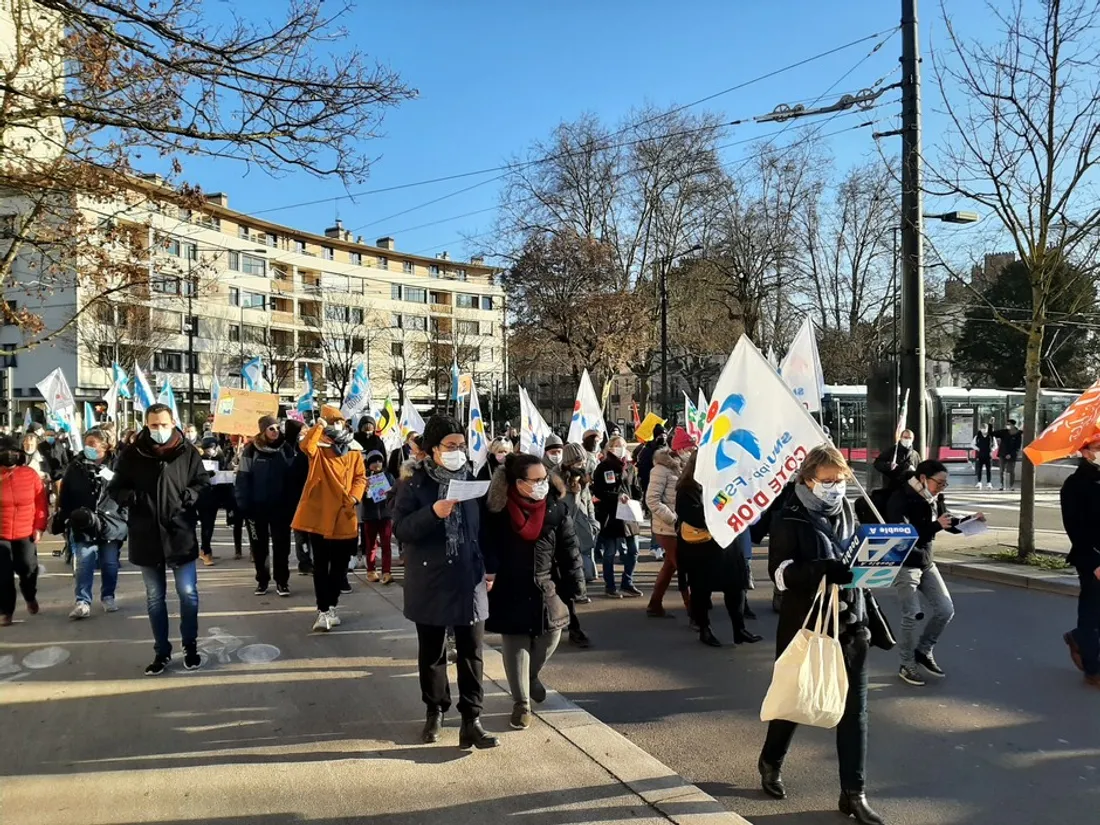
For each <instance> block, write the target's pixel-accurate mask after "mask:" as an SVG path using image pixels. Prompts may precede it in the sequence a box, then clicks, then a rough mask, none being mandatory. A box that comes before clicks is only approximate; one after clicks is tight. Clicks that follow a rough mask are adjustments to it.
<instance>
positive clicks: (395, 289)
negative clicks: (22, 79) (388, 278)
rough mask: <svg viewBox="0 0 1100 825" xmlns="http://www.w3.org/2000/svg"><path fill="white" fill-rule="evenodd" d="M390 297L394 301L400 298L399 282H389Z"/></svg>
mask: <svg viewBox="0 0 1100 825" xmlns="http://www.w3.org/2000/svg"><path fill="white" fill-rule="evenodd" d="M390 299H391V300H394V301H400V300H401V284H390Z"/></svg>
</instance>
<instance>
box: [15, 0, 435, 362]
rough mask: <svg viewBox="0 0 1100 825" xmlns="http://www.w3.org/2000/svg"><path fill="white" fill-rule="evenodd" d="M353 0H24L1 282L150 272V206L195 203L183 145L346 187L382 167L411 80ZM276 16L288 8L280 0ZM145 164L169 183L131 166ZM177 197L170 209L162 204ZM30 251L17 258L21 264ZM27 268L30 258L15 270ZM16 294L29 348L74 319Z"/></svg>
mask: <svg viewBox="0 0 1100 825" xmlns="http://www.w3.org/2000/svg"><path fill="white" fill-rule="evenodd" d="M347 10H348V7H347V6H345V5H343V4H341V3H339V2H338V3H337V4H336V6H335V7H333V6H332V5H331V4H330V3H325V2H323V0H291V3H290V5H289V6H288V7H287V9H286V11H285V12H284V13H283V14H282V15H280V16H278V17H277V18H276V19H272V18H270V17H269V18H267V19H266V20H264V21H257V22H250V21H248V20H245V19H243V18H242V17H240V16H233V17H232V18H230V19H229V20H228V21H226V20H225V19H224V15H221V14H220V13H218V14H209V13H207V12H206V10H205V9H204V4H203V0H167V2H162V3H146V2H141V0H86V1H84V0H82V2H73V0H11V2H9V3H6V4H5V11H6V12H9V11H10V21H9V20H5V21H4V24H5V32H4V48H5V55H4V61H3V66H2V67H0V198H2V204H0V217H3V227H2V228H3V230H4V231H3V234H4V235H5V236H6V237H4V238H0V286H2V288H3V290H4V293H5V295H7V294H8V293H9V292H13V291H17V290H18V294H19V295H20V296H21V297H25V302H21V303H25V304H29V305H31V306H32V307H34V306H39V305H41V302H42V301H41V299H42V298H44V297H47V296H49V295H51V294H55V293H57V292H59V291H61V290H68V289H72V288H73V287H76V286H79V288H80V293H81V295H82V297H83V298H88V299H89V300H88V302H87V303H94V302H95V300H96V299H97V298H98V297H101V296H105V295H110V294H114V293H115V292H119V291H123V290H126V289H128V288H130V287H131V286H132V285H142V284H147V283H148V277H149V276H148V272H149V269H148V257H149V252H150V249H149V247H150V240H149V237H148V234H149V233H148V225H149V223H150V220H149V211H148V210H149V209H155V210H159V209H162V208H169V209H171V210H173V211H174V210H175V209H176V208H185V209H191V208H198V207H199V206H201V204H202V203H203V199H202V197H201V193H200V192H199V191H198V190H197V189H195V188H193V187H190V186H188V185H186V184H185V183H182V182H181V180H182V176H183V174H184V171H185V170H184V168H183V166H182V159H183V158H185V157H188V156H195V155H206V156H209V157H217V158H223V159H225V158H228V159H232V160H236V161H240V162H243V163H245V164H248V165H249V166H250V167H256V168H259V169H261V170H263V171H266V172H269V173H272V174H286V173H287V172H288V171H293V170H305V171H308V172H310V173H313V174H317V175H324V176H333V177H336V178H338V179H339V180H340V181H341V182H343V183H345V184H352V183H355V182H357V181H360V180H362V179H363V178H364V177H365V176H366V174H367V171H368V169H369V166H370V160H371V158H372V152H371V150H370V149H369V143H370V140H369V139H370V138H372V137H374V136H375V135H376V133H377V130H378V127H379V125H380V122H381V117H382V114H383V112H384V111H385V110H386V109H387V108H389V107H391V106H394V105H397V104H399V103H401V102H402V101H405V100H407V99H409V98H411V97H412V96H414V94H415V92H414V91H413V90H411V89H409V88H407V87H406V86H405V85H404V84H402V82H401V80H400V78H399V77H398V76H397V75H396V74H395V73H394V72H393V71H391V70H390V69H388V68H385V67H382V66H379V65H377V64H375V63H373V62H372V61H370V60H369V59H368V58H367V57H366V56H365V55H364V54H363V53H362V52H360V51H359V50H357V49H356V48H354V47H350V48H348V47H342V48H340V49H339V53H336V52H333V51H332V50H331V49H330V44H331V43H332V42H333V41H334V40H342V39H344V38H345V36H346V32H345V31H344V30H343V29H341V28H340V27H339V25H338V21H339V19H340V18H341V17H342V16H343V15H344V14H345V13H346V11H347ZM276 15H278V12H276ZM146 159H148V161H149V162H150V163H152V164H154V165H155V167H156V168H157V169H159V170H161V171H163V172H165V173H166V174H167V175H168V176H169V177H168V179H167V180H156V181H153V180H149V179H146V178H142V177H140V176H138V175H136V174H135V169H136V168H138V167H140V166H141V165H142V163H144V162H145V161H146ZM165 204H167V207H165ZM17 265H18V266H17ZM17 270H18V271H17ZM0 307H3V312H4V313H5V315H4V320H5V321H6V322H7V323H9V324H14V325H17V326H19V327H20V328H21V330H22V332H23V336H24V344H23V346H25V347H30V346H34V345H36V344H38V343H42V342H44V341H49V340H52V339H54V338H57V337H59V336H61V335H62V334H64V331H65V330H66V329H68V328H69V327H71V326H72V325H74V324H75V323H76V317H77V315H78V314H79V313H81V312H83V311H85V303H83V302H82V303H81V305H79V306H77V307H75V309H74V312H73V317H72V318H70V319H68V320H67V321H66V322H64V323H62V324H61V325H60V326H59V327H55V328H53V329H46V328H45V327H44V325H43V322H42V318H41V316H40V315H39V314H37V313H36V312H34V311H33V310H31V309H27V308H26V307H25V306H22V307H21V308H20V309H19V310H18V311H11V310H9V309H8V304H7V301H4V302H2V303H0Z"/></svg>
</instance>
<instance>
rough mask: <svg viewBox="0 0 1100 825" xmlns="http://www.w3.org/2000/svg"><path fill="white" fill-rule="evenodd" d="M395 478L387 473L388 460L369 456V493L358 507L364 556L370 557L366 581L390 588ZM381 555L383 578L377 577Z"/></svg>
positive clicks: (374, 451) (373, 453) (371, 454)
mask: <svg viewBox="0 0 1100 825" xmlns="http://www.w3.org/2000/svg"><path fill="white" fill-rule="evenodd" d="M394 487H395V481H394V477H393V476H392V475H390V474H389V473H388V472H387V471H386V464H385V456H383V455H382V453H380V452H378V451H377V450H372V451H371V452H369V453H367V492H366V494H365V495H364V496H363V500H362V501H361V502H360V503H359V525H360V530H362V533H361V539H362V542H363V543H362V552H363V554H364V555H365V556H366V557H367V581H369V582H377V581H381V582H382V584H389V583H390V582H392V581H393V575H392V574H391V573H390V566H391V564H392V561H393V559H392V557H393V549H392V546H391V538H392V536H393V521H392V518H393V516H392V513H391V510H392V506H393V496H394ZM379 551H380V552H381V554H382V575H381V576H379V575H378V569H377V564H378V553H379Z"/></svg>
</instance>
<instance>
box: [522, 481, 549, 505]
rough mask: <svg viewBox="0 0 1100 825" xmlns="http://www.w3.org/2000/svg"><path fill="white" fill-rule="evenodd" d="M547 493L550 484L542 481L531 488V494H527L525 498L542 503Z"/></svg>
mask: <svg viewBox="0 0 1100 825" xmlns="http://www.w3.org/2000/svg"><path fill="white" fill-rule="evenodd" d="M549 492H550V482H549V480H547V479H543V480H542V481H540V482H539V483H538V484H536V485H534V486H533V487H532V488H531V492H530V493H528V494H527V497H528V498H529V499H531V500H532V501H542V500H543V499H544V498H546V496H547V494H548V493H549Z"/></svg>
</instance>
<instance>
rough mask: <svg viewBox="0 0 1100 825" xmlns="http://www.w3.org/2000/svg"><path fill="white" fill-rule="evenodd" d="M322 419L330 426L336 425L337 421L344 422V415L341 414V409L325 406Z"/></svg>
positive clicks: (322, 410)
mask: <svg viewBox="0 0 1100 825" xmlns="http://www.w3.org/2000/svg"><path fill="white" fill-rule="evenodd" d="M321 418H323V419H325V421H327V422H328V423H329V424H335V423H336V422H337V421H343V420H344V414H343V413H342V412H340V408H339V407H336V406H333V405H332V404H325V406H323V407H321Z"/></svg>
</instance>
